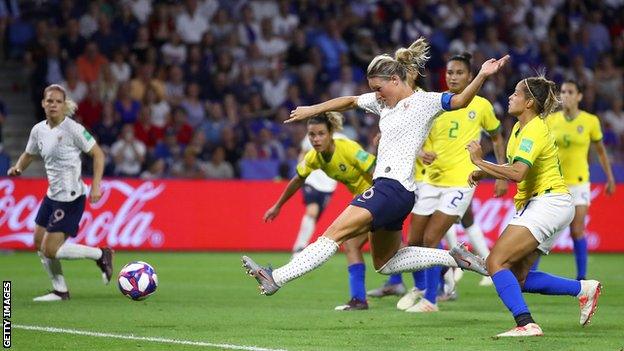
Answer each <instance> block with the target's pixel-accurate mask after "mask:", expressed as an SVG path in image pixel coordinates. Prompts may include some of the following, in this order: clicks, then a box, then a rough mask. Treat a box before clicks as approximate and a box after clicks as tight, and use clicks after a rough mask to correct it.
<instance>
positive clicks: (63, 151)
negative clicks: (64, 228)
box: [26, 117, 95, 202]
mask: <svg viewBox="0 0 624 351" xmlns="http://www.w3.org/2000/svg"><path fill="white" fill-rule="evenodd" d="M94 145H95V139H94V138H93V137H92V136H91V134H89V132H88V131H87V130H86V129H85V127H83V126H82V125H81V124H80V123H78V122H76V121H74V120H73V119H71V118H69V117H65V119H64V120H63V121H62V122H61V123H60V124H59V125H57V126H56V127H54V128H50V126H49V125H48V123H47V121H41V122H39V123H37V124H35V126H34V127H33V128H32V130H31V131H30V137H29V138H28V144H26V152H27V153H28V154H31V155H41V157H42V158H43V163H44V165H45V170H46V175H47V176H48V191H47V196H48V197H49V198H50V199H52V200H55V201H62V202H70V201H73V200H75V199H76V198H77V197H78V196H80V195H83V194H85V193H86V185H85V184H84V183H83V182H82V179H80V173H81V167H82V162H81V161H80V153H81V152H83V151H84V152H88V151H90V150H91V148H92V147H93V146H94Z"/></svg>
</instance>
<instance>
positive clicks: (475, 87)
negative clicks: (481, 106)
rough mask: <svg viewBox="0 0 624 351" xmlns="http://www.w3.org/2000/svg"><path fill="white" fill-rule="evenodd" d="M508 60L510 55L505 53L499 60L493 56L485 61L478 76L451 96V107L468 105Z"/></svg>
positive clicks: (456, 107) (457, 107) (454, 108)
mask: <svg viewBox="0 0 624 351" xmlns="http://www.w3.org/2000/svg"><path fill="white" fill-rule="evenodd" d="M508 61H509V55H505V56H503V57H502V58H500V59H498V60H496V59H493V58H491V59H489V60H487V61H485V62H484V63H483V65H481V70H479V73H478V74H477V76H476V77H475V78H474V79H473V80H472V82H470V84H468V86H467V87H466V89H464V90H463V91H462V92H461V93H459V94H456V95H453V97H452V98H451V109H453V110H456V109H459V108H464V107H466V106H468V104H470V101H472V98H474V97H475V95H477V92H478V91H479V89H481V86H482V85H483V83H484V82H485V80H486V79H487V78H488V77H489V76H491V75H493V74H495V73H496V72H498V71H499V70H500V69H501V68H503V66H505V64H507V62H508Z"/></svg>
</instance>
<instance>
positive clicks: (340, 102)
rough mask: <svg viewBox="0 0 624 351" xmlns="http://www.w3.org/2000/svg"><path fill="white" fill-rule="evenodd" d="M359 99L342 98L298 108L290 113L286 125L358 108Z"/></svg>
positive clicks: (353, 97)
mask: <svg viewBox="0 0 624 351" xmlns="http://www.w3.org/2000/svg"><path fill="white" fill-rule="evenodd" d="M357 99H358V97H357V96H341V97H337V98H335V99H331V100H327V101H325V102H322V103H320V104H316V105H312V106H298V107H297V108H296V109H294V110H292V111H290V118H289V119H287V120H286V121H284V123H290V122H296V121H303V120H305V119H307V118H310V117H312V116H316V115H318V114H320V113H323V112H329V111H338V112H340V111H345V110H349V109H353V108H356V107H357Z"/></svg>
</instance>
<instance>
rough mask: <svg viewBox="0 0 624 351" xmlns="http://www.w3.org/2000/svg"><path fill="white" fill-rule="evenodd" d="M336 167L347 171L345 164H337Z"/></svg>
mask: <svg viewBox="0 0 624 351" xmlns="http://www.w3.org/2000/svg"><path fill="white" fill-rule="evenodd" d="M338 168H340V170H341V171H343V172H346V171H347V166H345V165H344V164H342V163H341V164H339V165H338Z"/></svg>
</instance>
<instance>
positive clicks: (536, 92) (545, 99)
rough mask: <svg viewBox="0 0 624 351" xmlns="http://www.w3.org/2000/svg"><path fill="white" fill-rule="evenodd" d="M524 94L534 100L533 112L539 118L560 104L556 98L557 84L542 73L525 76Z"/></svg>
mask: <svg viewBox="0 0 624 351" xmlns="http://www.w3.org/2000/svg"><path fill="white" fill-rule="evenodd" d="M523 82H524V95H526V96H527V97H528V98H529V99H533V101H535V112H537V114H538V115H539V117H540V118H545V117H546V116H548V115H549V114H551V113H553V112H554V111H555V110H556V109H557V108H558V107H559V105H560V104H561V101H559V99H558V98H557V85H556V84H555V82H553V81H551V80H548V79H546V77H544V76H543V75H540V76H538V77H530V78H525V79H524V80H523Z"/></svg>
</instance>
